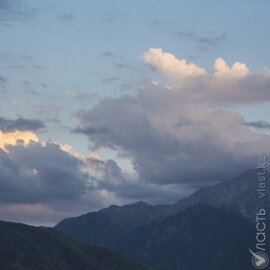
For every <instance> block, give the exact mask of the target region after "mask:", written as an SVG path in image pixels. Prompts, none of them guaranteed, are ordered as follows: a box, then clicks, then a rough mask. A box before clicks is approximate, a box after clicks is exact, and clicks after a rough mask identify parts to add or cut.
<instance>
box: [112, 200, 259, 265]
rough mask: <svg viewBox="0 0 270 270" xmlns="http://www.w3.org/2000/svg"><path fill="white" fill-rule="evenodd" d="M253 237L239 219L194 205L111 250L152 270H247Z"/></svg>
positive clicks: (251, 227)
mask: <svg viewBox="0 0 270 270" xmlns="http://www.w3.org/2000/svg"><path fill="white" fill-rule="evenodd" d="M254 238H255V226H254V225H253V224H252V223H251V222H250V221H249V220H247V219H246V218H244V217H243V216H241V215H239V214H233V213H231V212H229V211H228V210H225V209H218V208H214V207H211V206H207V205H197V206H194V207H192V208H189V209H186V210H184V211H182V212H181V213H179V214H177V215H174V216H169V217H167V218H165V219H163V220H160V221H157V222H154V223H152V224H149V225H146V226H143V227H140V228H139V229H137V230H136V231H134V232H133V233H132V234H130V235H129V236H128V237H127V238H125V239H122V241H120V242H119V243H116V246H115V249H116V250H118V251H119V252H121V253H123V254H126V255H129V256H132V257H133V258H135V259H136V260H138V261H141V262H144V263H145V264H147V265H149V266H151V267H153V269H155V270H168V269H170V270H178V269H183V270H184V269H186V270H202V269H203V270H239V269H245V270H248V269H252V264H251V262H250V258H251V256H250V254H249V248H253V247H254V245H255V244H254V240H255V239H254Z"/></svg>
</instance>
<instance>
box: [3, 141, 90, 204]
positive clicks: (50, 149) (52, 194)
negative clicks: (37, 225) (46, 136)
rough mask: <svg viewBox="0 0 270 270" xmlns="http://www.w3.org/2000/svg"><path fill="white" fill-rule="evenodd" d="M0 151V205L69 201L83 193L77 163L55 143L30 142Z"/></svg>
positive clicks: (83, 182)
mask: <svg viewBox="0 0 270 270" xmlns="http://www.w3.org/2000/svg"><path fill="white" fill-rule="evenodd" d="M7 149H8V153H6V152H4V151H3V150H0V160H1V163H0V167H1V169H0V171H1V173H0V185H1V188H0V190H1V191H0V193H1V196H0V202H2V203H3V202H5V203H11V202H13V203H14V202H16V203H36V202H45V201H46V202H49V201H52V200H54V201H57V200H59V201H61V200H72V199H76V198H78V197H80V196H81V195H82V194H83V193H84V189H85V186H86V181H85V179H86V177H87V175H85V174H83V173H82V172H80V169H79V166H80V161H79V160H77V159H76V158H74V157H72V156H71V155H69V154H68V153H67V152H64V151H62V150H61V149H60V148H59V146H58V145H56V144H46V145H45V146H43V145H41V144H40V143H34V142H33V143H31V144H30V145H28V146H27V147H25V146H24V145H21V144H18V145H16V146H11V145H10V146H8V148H7Z"/></svg>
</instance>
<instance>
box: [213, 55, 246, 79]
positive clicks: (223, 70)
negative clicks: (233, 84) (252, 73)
mask: <svg viewBox="0 0 270 270" xmlns="http://www.w3.org/2000/svg"><path fill="white" fill-rule="evenodd" d="M214 68H215V75H216V76H236V77H245V76H247V75H248V74H249V69H248V68H247V66H246V65H245V64H243V63H239V62H236V63H234V64H233V65H232V67H231V68H230V67H229V66H228V65H227V64H226V62H225V61H224V60H223V59H222V58H217V59H216V60H215V65H214Z"/></svg>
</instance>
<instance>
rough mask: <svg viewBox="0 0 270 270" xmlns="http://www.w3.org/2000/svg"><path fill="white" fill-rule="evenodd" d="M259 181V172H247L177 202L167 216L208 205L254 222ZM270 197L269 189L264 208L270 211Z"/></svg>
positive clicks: (257, 202) (268, 182)
mask: <svg viewBox="0 0 270 270" xmlns="http://www.w3.org/2000/svg"><path fill="white" fill-rule="evenodd" d="M258 181H259V176H258V171H257V170H247V171H245V172H244V173H242V174H241V175H239V176H238V177H236V178H232V179H229V180H225V181H223V182H221V183H219V184H216V185H214V186H209V187H205V188H202V189H200V190H198V191H197V192H195V193H193V194H192V195H191V196H189V197H188V198H185V199H182V200H180V201H178V202H176V203H175V204H173V205H172V206H170V207H169V208H167V211H168V212H167V213H166V215H172V214H176V213H179V212H180V211H182V210H184V209H186V208H188V207H191V206H193V205H197V204H207V205H212V206H217V207H224V208H227V209H230V210H232V211H236V212H240V213H241V214H242V215H243V216H245V217H247V218H249V219H250V220H252V221H254V220H255V217H256V211H257V209H258V207H259V203H260V202H259V199H258V198H259V196H258V192H257V190H258ZM266 184H267V185H269V184H270V174H269V173H268V172H266ZM269 196H270V190H269V189H267V190H266V197H265V200H264V203H265V204H264V205H263V207H264V208H266V209H269V210H270V200H269V199H267V198H269ZM269 212H270V211H268V213H269Z"/></svg>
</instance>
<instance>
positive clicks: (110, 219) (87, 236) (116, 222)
mask: <svg viewBox="0 0 270 270" xmlns="http://www.w3.org/2000/svg"><path fill="white" fill-rule="evenodd" d="M164 209H165V208H163V207H162V206H160V207H156V206H152V205H149V204H147V203H144V202H138V203H135V204H131V205H125V206H115V205H113V206H110V207H108V208H104V209H101V210H100V211H98V212H91V213H88V214H86V215H82V216H79V217H77V218H68V219H65V220H63V221H62V222H60V223H59V224H57V225H56V226H55V229H56V230H57V231H60V232H63V233H66V234H68V235H71V236H73V237H75V238H77V239H80V240H83V241H86V242H88V243H92V244H96V245H99V246H105V247H108V248H112V247H113V245H112V244H113V243H114V242H115V241H116V240H117V239H119V238H123V237H124V236H125V235H127V234H128V233H129V232H131V231H132V230H134V229H136V228H137V227H139V226H142V225H146V224H148V223H151V222H153V221H154V220H156V219H157V218H159V217H161V216H163V214H164V213H165V211H164Z"/></svg>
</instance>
